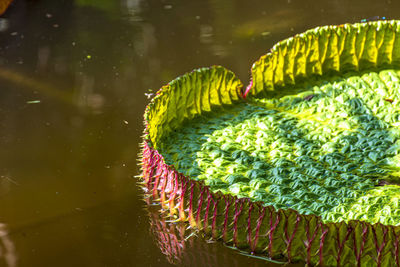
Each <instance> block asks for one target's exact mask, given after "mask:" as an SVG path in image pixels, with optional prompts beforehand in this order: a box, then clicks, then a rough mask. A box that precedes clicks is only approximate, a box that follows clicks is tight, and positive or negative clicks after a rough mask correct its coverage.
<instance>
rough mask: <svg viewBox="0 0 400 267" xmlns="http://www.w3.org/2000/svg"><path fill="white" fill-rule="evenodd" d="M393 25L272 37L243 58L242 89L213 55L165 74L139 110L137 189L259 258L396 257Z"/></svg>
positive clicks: (399, 62)
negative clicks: (211, 63)
mask: <svg viewBox="0 0 400 267" xmlns="http://www.w3.org/2000/svg"><path fill="white" fill-rule="evenodd" d="M399 29H400V28H399V22H398V21H384V22H383V21H380V22H371V23H363V24H354V25H341V26H328V27H321V28H316V29H313V30H310V31H308V32H306V33H304V34H300V35H297V36H295V37H293V38H290V39H288V40H285V41H282V42H280V43H278V44H277V45H276V46H274V48H273V49H272V50H271V52H270V53H269V54H267V55H265V56H263V57H261V58H260V60H259V61H257V62H256V63H255V64H254V65H253V67H252V81H251V83H250V85H249V86H248V87H247V89H246V92H245V95H246V96H247V100H246V102H245V101H242V100H241V99H240V97H239V95H240V93H239V92H240V87H241V83H240V81H238V80H237V79H236V78H235V77H234V75H233V74H232V73H230V72H228V71H226V70H225V69H223V68H221V67H214V68H210V69H202V70H198V71H195V72H193V73H191V74H188V75H185V76H182V77H180V78H178V79H177V80H174V81H173V82H171V83H170V84H169V85H167V86H166V87H164V88H162V89H161V90H160V91H159V93H158V95H157V97H156V98H155V99H154V100H153V101H152V103H151V104H150V105H149V106H148V109H147V110H146V115H145V120H146V136H145V143H144V149H143V158H142V162H143V177H144V180H145V186H146V188H147V191H148V193H149V194H151V195H152V197H153V199H156V200H159V201H160V203H161V204H162V205H163V207H164V208H166V209H169V211H170V214H171V215H172V216H176V217H177V218H178V219H179V220H187V221H189V222H190V224H191V226H192V227H196V228H198V229H201V230H203V231H204V232H205V233H206V234H208V235H210V236H212V237H213V238H215V239H222V240H223V241H224V242H226V243H229V244H233V245H235V246H236V247H239V248H242V249H248V250H250V251H252V252H256V253H262V254H264V255H267V256H268V257H271V258H280V257H282V256H283V257H285V258H287V259H289V260H290V261H294V260H300V259H301V260H304V261H305V262H306V263H308V264H313V265H316V264H318V265H323V266H338V265H341V266H400V260H399V253H400V250H399V248H400V247H399V246H400V244H399V243H400V227H399V226H396V225H397V224H399V221H400V218H399V215H400V214H398V195H399V192H398V188H399V187H398V186H397V185H396V184H398V183H399V181H398V176H399V171H398V168H399V156H398V151H399V105H398V103H399V99H398V95H400V94H399V92H398V90H399V88H400V84H399V71H398V69H400V68H399V66H400V52H399V51H400V43H399V42H400V38H399V33H398V31H399ZM205 88H206V89H205ZM231 104H233V105H231ZM222 107H223V109H222ZM158 150H159V151H158ZM160 152H161V154H160ZM171 164H173V165H174V166H172V165H171ZM321 216H322V217H321ZM353 219H356V220H353Z"/></svg>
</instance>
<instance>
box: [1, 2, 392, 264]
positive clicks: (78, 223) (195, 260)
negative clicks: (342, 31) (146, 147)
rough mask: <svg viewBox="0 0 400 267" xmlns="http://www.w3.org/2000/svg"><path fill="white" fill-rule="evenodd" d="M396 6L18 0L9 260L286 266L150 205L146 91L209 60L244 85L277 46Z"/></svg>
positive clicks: (6, 129) (4, 232) (11, 62)
mask: <svg viewBox="0 0 400 267" xmlns="http://www.w3.org/2000/svg"><path fill="white" fill-rule="evenodd" d="M399 10H400V3H398V2H395V1H393V2H392V1H390V0H386V1H366V0H363V1H360V0H357V1H351V2H350V1H347V0H337V1H309V0H307V1H299V0H285V1H282V0H280V1H266V0H248V1H239V0H234V1H232V0H209V1H204V0H203V1H175V0H165V1H162V0H159V1H152V0H149V1H145V0H120V1H117V0H115V1H110V0H75V1H72V0H71V1H54V0H36V1H29V0H25V1H24V0H15V3H13V4H12V6H11V7H10V8H9V10H8V11H7V12H6V13H5V14H4V15H2V16H0V84H1V89H0V147H1V150H0V266H11V267H14V266H174V265H179V266H245V265H251V266H279V265H275V264H272V263H268V262H265V261H263V260H259V259H254V258H250V257H247V256H243V255H240V254H239V253H238V252H236V251H234V250H232V249H230V248H227V247H225V246H223V245H222V244H220V243H210V242H207V241H206V240H204V239H203V238H201V237H200V236H192V237H190V238H187V240H186V237H187V236H188V234H189V233H188V232H187V231H186V230H185V228H186V226H185V225H183V226H182V225H179V224H178V225H175V224H170V223H168V222H166V221H165V220H163V219H162V216H161V217H160V215H159V212H158V210H157V208H156V207H149V206H148V205H147V204H146V202H145V201H144V200H143V198H142V192H141V190H140V188H139V187H138V186H137V184H136V183H137V178H135V176H136V175H137V174H139V168H138V166H137V157H138V156H137V155H138V153H139V151H140V142H141V134H142V131H143V124H142V121H143V112H144V109H145V105H146V104H147V103H148V101H149V100H148V96H149V94H151V93H152V92H154V91H156V90H158V89H159V88H160V87H161V86H162V85H164V84H166V83H168V82H169V81H170V80H172V79H174V78H175V77H177V76H179V75H181V74H183V73H185V72H188V71H190V70H192V69H194V68H198V67H203V66H210V65H222V66H225V67H227V68H228V69H230V70H232V71H233V72H235V73H236V74H237V75H238V76H239V78H240V79H241V80H242V81H243V83H244V84H247V83H248V81H249V76H250V74H249V70H250V67H251V65H252V63H253V62H254V61H255V60H257V59H258V58H259V57H260V56H261V55H263V54H265V53H266V52H267V51H268V50H269V49H270V48H271V47H272V45H273V44H275V43H276V42H277V41H279V40H282V39H284V38H287V37H290V36H292V35H294V34H296V33H300V32H303V31H304V30H306V29H309V28H313V27H316V26H322V25H327V24H341V23H345V22H359V21H360V20H361V19H364V18H370V17H374V16H385V17H388V18H393V19H395V18H399V15H400V11H399ZM151 90H152V91H151ZM300 266H301V264H300Z"/></svg>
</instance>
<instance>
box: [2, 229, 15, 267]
mask: <svg viewBox="0 0 400 267" xmlns="http://www.w3.org/2000/svg"><path fill="white" fill-rule="evenodd" d="M17 259H18V258H17V255H16V251H15V245H14V243H13V242H12V240H11V238H10V237H9V236H8V230H7V225H6V224H4V223H0V266H6V267H15V266H17Z"/></svg>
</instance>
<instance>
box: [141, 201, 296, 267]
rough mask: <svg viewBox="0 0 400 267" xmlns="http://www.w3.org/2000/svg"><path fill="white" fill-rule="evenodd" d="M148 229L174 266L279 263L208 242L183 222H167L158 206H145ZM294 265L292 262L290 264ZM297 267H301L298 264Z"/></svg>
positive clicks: (270, 264) (271, 264)
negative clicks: (148, 222)
mask: <svg viewBox="0 0 400 267" xmlns="http://www.w3.org/2000/svg"><path fill="white" fill-rule="evenodd" d="M148 212H149V217H150V230H151V233H152V235H153V237H154V239H155V242H156V243H157V246H158V247H159V249H160V251H161V252H162V253H163V254H164V255H165V256H166V258H167V260H168V262H169V263H171V264H173V265H177V266H237V267H239V266H249V265H250V266H265V265H266V264H268V266H271V267H273V266H282V264H276V263H272V262H269V261H268V260H267V259H261V258H255V257H252V256H249V255H240V254H239V252H238V251H236V250H233V249H231V248H228V247H224V246H223V245H222V244H221V243H219V242H211V241H210V240H208V239H206V238H204V237H202V236H201V233H198V232H194V231H192V230H191V229H189V228H188V226H187V224H185V223H182V222H171V221H168V219H167V217H166V216H165V214H162V213H161V212H160V209H159V207H158V206H150V205H149V206H148ZM293 266H295V265H293ZM299 266H304V264H300V265H299Z"/></svg>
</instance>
